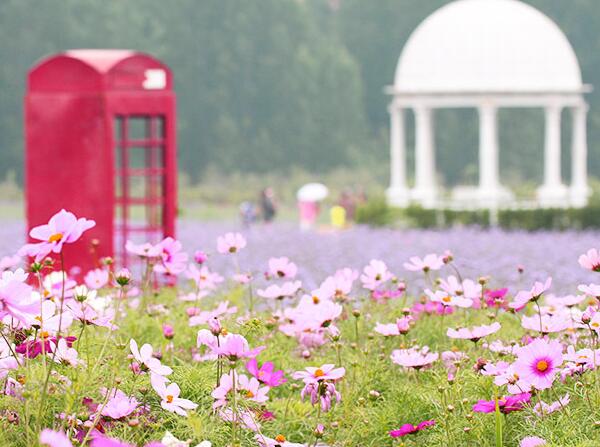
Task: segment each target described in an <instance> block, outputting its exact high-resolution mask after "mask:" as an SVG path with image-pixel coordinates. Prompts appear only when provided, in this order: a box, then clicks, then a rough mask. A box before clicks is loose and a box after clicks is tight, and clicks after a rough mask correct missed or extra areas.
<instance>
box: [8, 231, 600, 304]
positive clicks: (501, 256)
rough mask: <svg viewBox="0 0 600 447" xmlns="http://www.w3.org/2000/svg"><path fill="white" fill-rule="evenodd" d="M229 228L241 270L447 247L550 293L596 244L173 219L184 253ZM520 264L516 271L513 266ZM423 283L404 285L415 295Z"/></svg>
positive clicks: (503, 281)
mask: <svg viewBox="0 0 600 447" xmlns="http://www.w3.org/2000/svg"><path fill="white" fill-rule="evenodd" d="M231 230H236V231H241V232H242V233H243V234H244V235H245V236H246V237H247V239H248V247H247V249H246V250H244V251H242V252H241V253H240V255H239V256H240V264H241V268H243V269H245V270H250V271H252V272H255V273H256V272H261V271H263V270H264V269H265V268H266V262H267V260H268V259H269V258H270V257H272V256H288V257H289V258H290V259H292V260H293V261H294V262H296V263H297V264H298V265H299V266H301V270H300V276H301V278H302V279H303V280H304V282H305V284H306V285H307V286H308V287H312V286H316V285H318V283H319V282H320V281H322V280H323V279H324V278H325V277H326V276H327V275H330V274H332V273H333V272H335V270H336V269H338V268H342V267H353V268H356V269H362V268H363V267H364V265H365V264H367V263H368V262H369V261H370V260H371V259H381V260H383V261H385V262H386V264H387V265H388V266H389V268H390V269H391V270H392V271H393V272H394V273H396V274H397V275H398V276H399V277H403V276H406V277H407V279H411V278H414V277H415V275H408V274H407V273H408V272H405V270H404V268H403V267H402V264H403V263H404V262H405V261H406V260H408V258H409V257H410V256H415V255H417V256H423V255H425V254H427V253H442V252H443V251H444V250H447V249H448V250H451V251H452V252H453V254H454V255H455V259H456V265H457V266H458V268H459V269H460V271H461V274H462V275H463V276H465V277H470V278H477V277H478V276H481V275H489V276H491V277H492V285H493V286H498V287H500V286H507V287H509V288H510V289H511V292H516V290H514V289H515V288H518V287H522V288H527V287H529V286H530V285H531V284H532V283H533V281H534V280H543V279H545V278H546V277H547V276H548V275H549V276H552V277H553V280H554V284H553V290H554V292H555V293H575V290H574V287H575V286H576V285H577V284H581V283H585V282H589V276H588V274H587V272H586V271H585V270H583V269H582V268H581V267H580V266H579V265H578V264H577V257H578V256H579V255H580V254H581V253H584V252H585V251H587V250H588V249H589V248H590V247H595V246H597V245H598V241H599V240H600V232H597V231H586V232H577V231H565V232H545V231H544V232H535V233H528V232H524V231H510V232H507V231H503V230H481V229H476V228H455V229H449V230H419V229H408V230H397V229H381V228H368V227H363V226H357V227H354V228H351V229H348V230H345V231H342V232H337V233H333V232H329V231H315V232H302V231H300V230H299V229H298V228H297V227H296V226H295V225H294V224H292V223H277V224H274V225H272V226H269V227H264V226H256V227H253V228H251V229H246V230H242V229H240V228H239V225H236V224H235V223H224V222H209V223H207V222H197V221H191V220H183V221H180V223H179V234H178V238H179V239H180V240H181V241H182V243H183V246H184V247H185V249H186V250H187V251H189V252H191V253H193V251H194V250H197V249H201V250H204V251H206V252H207V253H209V254H210V253H211V252H214V251H215V240H216V238H217V236H219V235H221V234H223V233H225V232H227V231H231ZM24 231H25V230H24V224H23V223H22V222H21V221H18V220H10V221H3V223H2V225H0V255H6V254H10V253H14V252H15V251H16V250H17V249H18V248H19V247H20V246H21V244H22V243H23V242H24V239H25V238H24ZM227 261H228V260H227V259H226V258H224V257H222V256H214V257H213V258H212V259H211V267H212V268H213V269H215V270H216V271H219V272H221V273H227V272H229V271H230V270H231V268H232V267H231V263H229V262H227ZM518 265H522V266H523V267H524V269H525V270H524V272H523V274H522V275H520V274H519V273H518V271H517V266H518ZM422 285H423V284H420V283H418V282H417V283H415V282H413V283H412V284H411V283H409V284H408V286H409V290H410V291H411V292H417V290H419V288H421V286H422Z"/></svg>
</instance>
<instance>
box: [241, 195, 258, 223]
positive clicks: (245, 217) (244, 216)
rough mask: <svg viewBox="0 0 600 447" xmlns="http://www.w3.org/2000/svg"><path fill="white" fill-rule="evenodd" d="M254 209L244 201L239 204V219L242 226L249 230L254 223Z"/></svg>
mask: <svg viewBox="0 0 600 447" xmlns="http://www.w3.org/2000/svg"><path fill="white" fill-rule="evenodd" d="M256 218H257V216H256V207H255V206H254V203H252V202H250V201H248V200H246V201H245V202H242V203H241V204H240V219H241V220H242V225H243V226H244V227H245V228H249V227H250V226H251V225H252V224H253V223H254V222H256Z"/></svg>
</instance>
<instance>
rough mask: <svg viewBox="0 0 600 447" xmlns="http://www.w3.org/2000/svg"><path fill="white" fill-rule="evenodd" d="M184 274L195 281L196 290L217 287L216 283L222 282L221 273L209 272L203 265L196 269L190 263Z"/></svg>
mask: <svg viewBox="0 0 600 447" xmlns="http://www.w3.org/2000/svg"><path fill="white" fill-rule="evenodd" d="M185 275H186V277H187V278H189V279H191V280H193V281H194V282H195V283H196V286H197V287H198V290H213V289H216V288H217V284H220V283H222V282H223V277H222V276H221V275H219V274H218V273H216V272H211V271H210V270H209V268H208V267H207V266H205V265H203V266H202V267H200V268H199V269H198V267H196V266H195V265H194V264H190V266H189V267H188V269H187V271H186V272H185Z"/></svg>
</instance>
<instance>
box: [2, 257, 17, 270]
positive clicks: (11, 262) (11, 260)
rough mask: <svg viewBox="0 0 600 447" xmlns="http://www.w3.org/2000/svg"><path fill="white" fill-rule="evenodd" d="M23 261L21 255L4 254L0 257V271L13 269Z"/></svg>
mask: <svg viewBox="0 0 600 447" xmlns="http://www.w3.org/2000/svg"><path fill="white" fill-rule="evenodd" d="M20 262H21V257H20V256H19V255H14V256H4V257H2V258H0V272H3V271H4V270H8V269H12V268H13V267H15V266H17V265H19V263H20Z"/></svg>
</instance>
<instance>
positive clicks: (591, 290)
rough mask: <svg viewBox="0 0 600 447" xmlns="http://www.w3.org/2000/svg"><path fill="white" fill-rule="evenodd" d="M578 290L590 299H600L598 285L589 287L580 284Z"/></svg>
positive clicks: (599, 287)
mask: <svg viewBox="0 0 600 447" xmlns="http://www.w3.org/2000/svg"><path fill="white" fill-rule="evenodd" d="M577 289H578V290H579V291H580V292H583V293H585V294H586V295H587V296H589V297H592V298H596V299H600V285H598V284H589V285H587V286H586V285H585V284H580V285H579V287H577Z"/></svg>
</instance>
